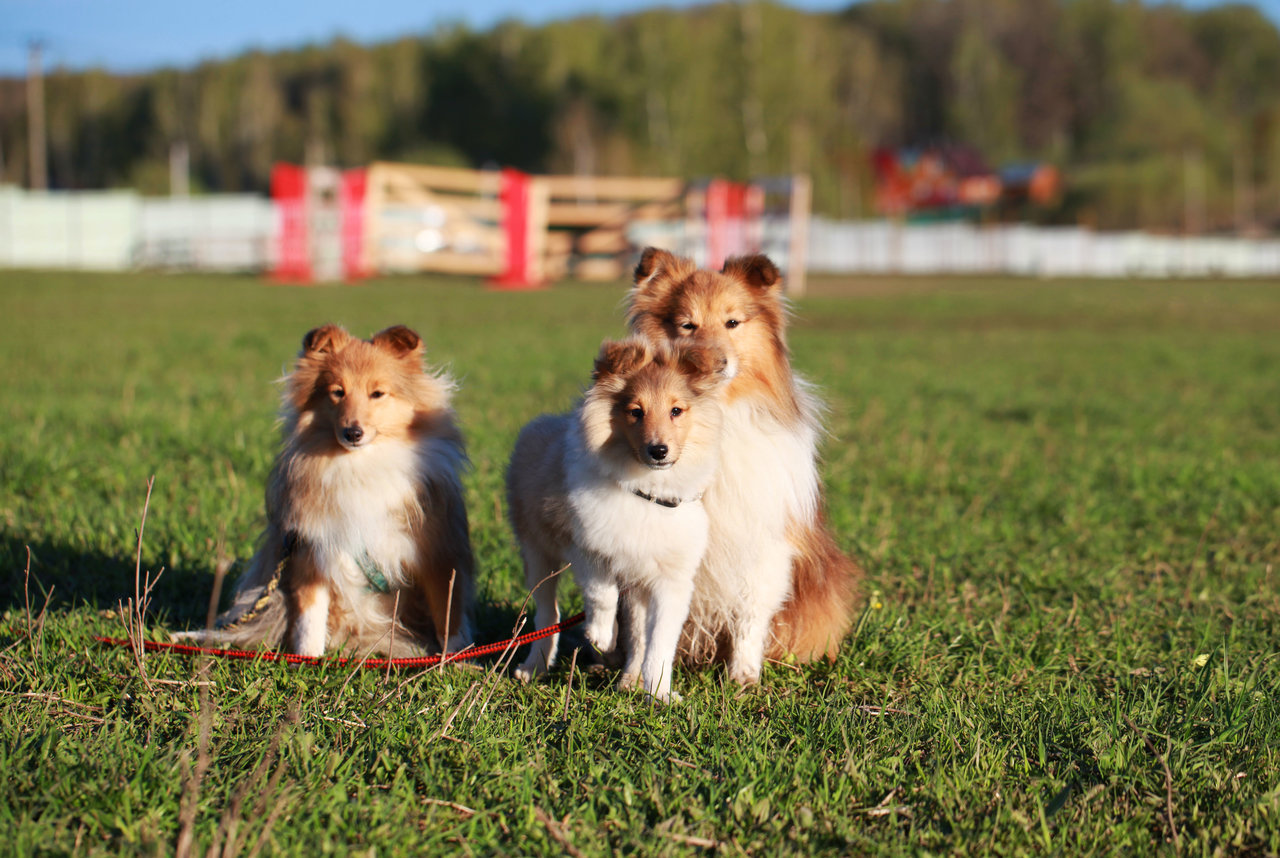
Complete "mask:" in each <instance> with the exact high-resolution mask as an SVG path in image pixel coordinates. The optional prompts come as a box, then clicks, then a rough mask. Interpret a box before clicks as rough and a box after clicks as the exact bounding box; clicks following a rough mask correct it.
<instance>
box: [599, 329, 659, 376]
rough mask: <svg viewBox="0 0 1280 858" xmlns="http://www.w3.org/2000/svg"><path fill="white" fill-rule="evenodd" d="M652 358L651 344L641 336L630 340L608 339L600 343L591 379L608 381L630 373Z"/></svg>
mask: <svg viewBox="0 0 1280 858" xmlns="http://www.w3.org/2000/svg"><path fill="white" fill-rule="evenodd" d="M649 359H650V354H649V344H648V343H647V342H645V341H644V340H642V339H640V338H639V337H632V338H631V339H628V340H620V341H619V340H606V341H605V342H603V343H601V344H600V354H598V355H596V363H595V369H594V370H593V371H592V373H591V380H592V381H595V382H599V381H607V380H608V379H610V378H614V377H617V376H623V375H630V374H631V373H632V372H634V371H635V370H636V369H638V368H639V367H641V366H643V365H644V364H645V363H647V362H648V361H649Z"/></svg>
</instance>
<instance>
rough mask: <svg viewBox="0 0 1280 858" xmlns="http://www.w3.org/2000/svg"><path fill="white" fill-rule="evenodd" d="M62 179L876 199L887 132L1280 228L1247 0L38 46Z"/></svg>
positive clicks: (16, 103) (4, 120)
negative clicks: (81, 62) (494, 183)
mask: <svg viewBox="0 0 1280 858" xmlns="http://www.w3.org/2000/svg"><path fill="white" fill-rule="evenodd" d="M45 91H46V104H47V108H46V112H47V117H48V123H47V125H48V153H49V155H48V161H49V176H50V185H51V186H52V187H54V188H114V187H133V188H138V189H140V190H142V191H143V192H145V193H152V194H163V193H167V191H168V159H169V153H170V148H171V146H173V145H174V144H185V145H186V146H187V147H188V150H189V153H190V164H191V174H192V183H193V187H194V189H195V191H196V192H201V191H209V192H212V191H258V192H265V191H266V189H267V182H268V174H269V171H270V168H271V164H272V163H273V162H274V161H277V160H285V161H292V162H303V161H307V160H311V161H315V160H325V161H328V162H331V163H337V164H339V165H343V166H355V165H362V164H367V163H369V162H371V161H373V160H375V159H388V160H398V161H413V162H423V163H435V164H451V165H470V166H485V165H510V166H515V167H519V168H523V169H527V170H532V171H539V172H579V173H592V174H601V175H610V174H614V175H617V174H627V175H675V176H684V177H699V176H710V175H724V176H729V177H733V178H739V179H741V178H746V177H749V176H760V175H776V174H782V173H788V172H792V171H808V172H809V173H810V174H811V175H812V176H813V178H814V191H815V208H816V209H817V211H818V212H820V213H823V214H827V215H831V216H836V217H865V216H870V215H872V214H873V212H872V210H871V195H872V187H873V174H872V171H871V165H870V157H869V156H870V153H871V151H872V150H873V149H874V148H875V147H877V146H882V145H883V146H903V145H929V144H945V143H961V144H966V145H969V146H972V147H974V148H975V149H977V150H978V151H980V152H982V153H983V154H984V156H985V157H986V159H987V160H988V161H989V162H990V163H991V164H992V165H995V166H998V165H1002V164H1008V163H1013V162H1019V161H1042V162H1050V163H1053V164H1056V165H1057V166H1058V167H1060V168H1061V170H1062V172H1063V175H1064V178H1065V183H1066V185H1065V187H1066V190H1065V193H1064V194H1063V196H1062V200H1061V202H1060V204H1058V205H1057V206H1056V207H1054V208H1053V209H1052V210H1048V211H1043V212H1039V213H1038V214H1037V215H1036V216H1037V217H1038V218H1039V219H1042V220H1046V221H1054V222H1066V223H1085V224H1090V225H1094V226H1098V227H1100V228H1131V227H1145V228H1151V229H1160V230H1170V231H1178V230H1182V229H1184V228H1191V229H1192V230H1194V231H1200V230H1202V229H1203V230H1206V231H1215V230H1226V229H1233V228H1237V227H1240V226H1251V227H1260V228H1269V229H1270V228H1276V227H1277V226H1280V32H1278V31H1277V29H1276V27H1275V25H1273V24H1272V23H1271V22H1270V21H1269V20H1268V19H1267V18H1266V17H1265V16H1264V15H1263V14H1262V13H1261V12H1259V11H1258V10H1257V9H1256V8H1254V7H1251V6H1246V5H1234V6H1219V7H1215V8H1211V9H1206V10H1204V11H1190V10H1187V9H1184V8H1182V7H1180V6H1175V5H1144V4H1142V3H1140V2H1136V0H871V2H863V3H858V4H856V5H852V6H850V7H849V8H848V9H846V10H845V11H843V12H840V13H835V14H816V13H808V12H801V11H798V10H795V9H791V8H788V7H785V6H780V5H776V4H772V3H758V2H753V3H742V4H718V5H713V6H704V7H700V8H694V9H690V10H683V11H677V10H655V11H650V12H644V13H640V14H634V15H627V16H623V17H616V18H600V17H586V18H578V19H573V20H567V21H562V22H556V23H552V24H548V25H546V26H541V27H530V26H526V25H523V24H519V23H506V24H502V25H500V26H498V27H496V28H494V29H492V30H490V31H487V32H473V31H468V30H466V29H444V30H436V31H433V32H430V33H427V34H425V35H421V36H414V37H406V38H402V39H399V40H397V41H393V42H387V43H383V44H376V45H367V46H366V45H360V44H355V43H352V42H349V41H343V40H338V41H334V42H332V43H329V44H326V45H321V46H309V47H305V48H302V49H299V50H291V51H282V52H278V53H261V52H252V53H247V54H244V55H242V56H239V57H236V58H234V59H230V60H226V61H217V62H205V63H202V64H200V65H198V66H195V67H192V68H184V69H161V70H156V71H153V72H149V73H146V74H136V75H120V74H111V73H108V72H105V71H67V70H61V69H54V70H50V71H49V72H48V74H47V76H46V82H45ZM26 171H27V120H26V95H25V89H24V82H23V81H22V80H21V79H12V78H11V79H4V80H0V176H2V177H3V181H5V182H9V183H15V184H26V181H27V175H26Z"/></svg>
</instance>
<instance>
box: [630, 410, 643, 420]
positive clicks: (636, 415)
mask: <svg viewBox="0 0 1280 858" xmlns="http://www.w3.org/2000/svg"><path fill="white" fill-rule="evenodd" d="M627 413H628V414H630V415H631V416H632V417H634V418H635V419H637V420H641V419H643V418H644V409H643V408H628V409H627Z"/></svg>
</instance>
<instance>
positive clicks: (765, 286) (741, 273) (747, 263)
mask: <svg viewBox="0 0 1280 858" xmlns="http://www.w3.org/2000/svg"><path fill="white" fill-rule="evenodd" d="M720 273H721V274H728V275H729V276H730V277H737V278H738V279H739V280H741V281H742V282H744V283H746V284H747V285H748V286H750V287H751V288H752V289H755V290H756V291H758V292H765V291H768V290H769V289H772V288H773V287H774V286H776V285H777V284H778V281H779V280H781V279H782V274H781V273H780V272H779V271H778V266H776V265H774V264H773V261H772V260H771V259H769V257H767V256H765V255H764V254H763V253H756V254H753V255H751V256H733V257H730V258H729V259H726V260H725V263H724V267H723V268H721V269H720Z"/></svg>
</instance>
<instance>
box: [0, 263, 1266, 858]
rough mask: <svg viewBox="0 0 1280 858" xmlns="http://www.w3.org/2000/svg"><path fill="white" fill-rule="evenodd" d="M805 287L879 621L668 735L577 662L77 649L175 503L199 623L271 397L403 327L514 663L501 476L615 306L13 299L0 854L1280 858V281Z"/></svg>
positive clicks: (839, 474)
mask: <svg viewBox="0 0 1280 858" xmlns="http://www.w3.org/2000/svg"><path fill="white" fill-rule="evenodd" d="M812 291H813V294H812V296H811V297H809V298H807V299H805V300H804V301H802V302H800V303H799V304H798V306H797V308H796V309H797V313H796V319H795V323H794V329H793V336H792V347H793V350H794V353H795V360H796V364H797V366H798V367H799V369H801V370H802V371H803V372H804V373H806V374H807V375H808V376H809V377H810V378H812V379H813V380H814V381H816V382H817V383H818V384H819V385H820V386H821V387H822V388H823V390H824V394H825V397H826V399H827V401H828V402H829V404H830V414H829V419H828V422H829V427H830V430H831V436H830V438H829V439H828V441H827V443H826V445H825V448H824V466H823V474H824V479H825V481H826V486H827V493H828V505H829V514H830V522H831V525H832V527H833V529H834V530H835V532H836V534H837V536H838V539H839V540H840V542H841V544H842V545H844V546H845V547H847V549H848V550H849V551H850V552H851V553H853V554H854V555H856V556H857V557H858V558H860V559H861V560H862V562H863V563H864V564H865V566H866V568H867V570H868V580H867V587H866V591H865V593H864V597H863V605H864V608H865V610H864V613H863V614H862V619H861V622H860V624H859V626H858V629H857V631H856V632H855V634H854V635H853V636H852V637H851V638H850V639H849V640H848V641H847V643H846V645H845V647H844V649H843V651H842V654H841V655H840V657H839V659H838V660H837V661H836V662H835V663H834V664H821V665H816V666H810V667H803V668H801V667H796V666H794V665H789V664H776V665H770V666H768V667H767V669H766V672H765V677H764V683H763V685H762V686H761V687H759V688H756V689H750V690H747V691H740V690H739V689H737V688H736V687H733V686H730V685H726V684H725V683H724V681H723V678H722V675H721V674H720V673H719V672H718V671H715V670H705V671H698V672H688V671H682V672H679V673H677V675H676V678H675V682H676V687H677V688H678V689H679V690H680V691H681V692H682V693H683V694H684V698H685V699H684V701H683V703H681V704H679V705H676V706H672V707H669V708H664V709H655V708H652V707H651V706H650V705H649V704H648V703H646V701H645V700H644V698H642V697H640V696H636V695H633V694H625V693H620V692H617V691H615V690H613V688H612V684H611V677H610V676H608V675H607V674H603V673H600V672H589V671H588V672H585V673H584V672H583V671H581V670H576V671H571V670H570V669H569V668H568V667H567V666H566V667H564V668H562V669H560V670H558V671H557V672H555V673H554V674H553V675H552V676H551V677H549V679H548V681H546V682H544V683H542V684H539V685H536V686H534V687H528V688H526V687H522V686H520V685H518V684H517V683H515V682H514V681H512V680H511V679H510V678H509V676H508V675H506V674H504V673H502V672H501V671H500V670H497V669H494V668H495V665H494V663H493V662H486V663H483V664H481V665H479V666H478V667H475V668H451V669H445V670H435V671H430V672H426V673H420V674H418V673H413V674H403V675H401V674H395V673H393V674H391V675H389V676H388V675H385V674H383V673H373V672H364V673H360V672H354V673H353V672H349V671H346V670H341V669H318V668H287V667H284V666H280V665H254V664H238V663H227V662H215V663H212V664H203V665H202V664H201V662H199V661H197V660H194V659H190V658H185V657H177V656H164V655H152V656H149V657H148V658H147V659H146V663H145V675H144V674H143V673H142V672H140V670H139V668H138V666H137V665H135V663H134V662H133V660H132V658H131V656H130V654H129V652H128V651H126V650H123V649H107V648H103V647H101V646H99V645H97V644H95V643H94V642H93V640H92V636H93V635H95V634H112V635H118V634H121V633H122V625H121V622H120V620H119V619H118V618H117V617H116V616H115V608H116V605H117V602H118V600H120V599H122V598H125V597H128V596H130V595H132V594H133V591H134V572H135V564H134V552H135V545H136V531H137V528H138V526H139V523H140V521H141V514H142V507H143V502H144V498H145V497H146V483H147V480H148V478H149V477H151V476H152V475H154V476H155V489H154V493H153V495H152V497H151V501H150V509H149V512H148V516H147V518H146V524H145V532H144V536H143V547H142V553H141V557H142V568H143V570H144V572H145V571H146V570H150V571H151V572H152V573H153V574H154V573H157V572H159V571H160V570H161V569H163V574H162V576H161V578H160V580H159V584H158V585H157V587H156V589H155V592H154V603H153V608H152V611H151V614H150V616H149V618H148V623H149V632H150V633H151V634H153V635H156V636H159V635H161V634H162V633H163V631H164V630H165V629H174V628H186V627H189V626H192V625H198V624H201V623H203V621H204V616H205V612H206V610H207V602H208V598H209V592H210V588H211V585H212V582H213V578H214V570H215V567H216V565H217V563H218V561H219V558H220V557H240V558H243V557H246V556H247V555H248V554H249V553H251V551H252V546H253V543H254V539H255V537H256V535H257V532H258V529H259V527H260V521H261V519H260V517H261V504H262V489H263V482H264V479H265V477H266V473H267V470H268V468H269V465H270V461H271V458H272V455H273V453H274V448H275V445H276V438H277V434H276V429H275V427H274V416H275V411H276V403H277V389H276V387H275V386H274V385H273V383H272V381H273V379H275V378H277V377H279V376H280V374H281V372H282V370H283V368H284V367H285V366H286V364H287V363H288V362H289V361H290V360H291V358H292V356H293V355H294V354H295V353H296V351H297V346H298V343H299V341H300V339H301V336H302V334H303V333H304V332H305V331H307V330H308V329H309V328H311V327H313V326H314V325H316V324H319V323H321V322H325V321H337V322H341V323H344V324H346V325H347V326H348V327H349V328H351V329H352V330H353V331H355V332H358V333H360V334H361V335H368V334H369V333H371V332H373V331H375V330H377V329H380V328H382V327H385V326H386V325H389V324H392V323H396V322H403V323H406V324H409V325H411V326H413V327H415V328H416V329H417V330H418V331H419V332H420V333H422V334H423V335H424V337H425V339H426V341H427V343H428V347H429V356H430V358H431V360H433V361H434V362H435V363H436V364H438V365H445V366H448V367H449V368H451V370H452V372H453V373H454V374H455V375H456V376H457V377H458V379H459V380H460V382H461V390H460V393H459V395H458V398H457V405H458V409H459V411H460V414H461V417H462V419H463V422H464V426H465V429H466V431H467V433H468V437H469V441H470V447H471V453H472V458H473V460H474V465H475V467H474V470H473V472H472V473H471V474H470V475H469V477H468V480H467V490H468V501H469V505H470V512H471V521H472V528H473V536H474V539H475V543H476V548H477V552H478V556H479V560H480V564H481V568H482V577H481V586H480V599H481V604H480V607H479V613H480V625H481V629H482V633H483V636H484V638H485V639H491V638H499V637H504V636H505V635H506V633H508V632H509V630H510V628H511V626H512V624H513V622H514V621H515V618H516V615H517V611H518V607H519V603H520V600H521V598H522V596H523V594H522V592H521V590H520V587H519V584H518V581H519V578H520V573H519V570H518V568H517V559H516V553H515V549H514V546H513V543H512V540H511V536H510V534H509V532H508V529H507V527H506V525H505V522H504V519H503V513H502V503H503V502H502V472H503V468H504V465H505V461H506V456H507V454H508V451H509V449H510V445H511V443H512V441H513V440H514V437H515V433H516V431H517V430H518V428H519V427H520V426H521V425H522V424H523V423H524V422H525V421H527V420H528V419H529V418H531V417H532V416H534V415H535V414H537V413H540V412H543V411H549V410H561V409H564V408H566V407H567V406H568V405H569V404H570V402H571V400H572V398H573V397H574V396H575V394H576V393H577V392H578V391H579V390H580V389H581V386H582V385H583V383H584V382H585V380H586V378H587V375H588V373H589V370H590V364H591V358H592V356H593V355H594V353H595V349H596V347H597V345H598V343H599V341H600V340H601V338H603V337H605V336H612V335H617V334H619V333H621V331H622V324H621V313H620V309H619V302H620V299H621V297H622V288H621V286H618V287H598V286H593V287H588V286H582V285H568V286H563V287H558V288H556V289H555V290H552V291H547V292H539V293H529V294H500V293H493V292H487V291H484V290H483V288H481V287H480V286H479V285H478V284H476V283H474V282H470V281H453V280H447V279H430V280H426V279H423V280H408V279H406V280H396V281H386V282H374V283H371V284H369V285H367V286H364V287H361V288H343V287H326V288H314V289H292V288H276V287H266V286H264V285H263V284H262V283H261V282H259V281H256V280H251V279H236V278H212V277H194V276H160V275H120V276H114V275H112V276H107V275H73V274H29V273H28V274H24V273H14V272H4V274H3V276H2V277H0V317H3V318H4V319H5V320H7V322H6V332H5V336H4V337H3V339H0V373H2V375H0V385H2V387H0V401H2V402H3V403H4V410H3V414H4V416H5V418H6V419H5V421H4V428H5V431H4V433H3V434H0V474H2V476H3V478H2V481H0V520H2V521H3V539H2V541H0V556H2V558H3V566H2V567H0V581H3V589H2V590H0V600H2V604H0V609H3V611H4V614H3V622H2V623H0V772H2V773H3V783H4V788H3V792H2V793H0V829H2V830H5V831H8V832H9V833H8V834H7V835H5V836H4V838H3V839H2V840H0V853H3V854H14V855H30V854H65V853H77V854H122V853H144V854H153V853H158V854H167V853H171V852H175V851H181V850H182V849H183V848H185V847H186V846H188V845H192V846H193V848H194V849H195V850H196V851H198V852H201V853H204V852H206V851H208V850H210V849H215V850H218V851H221V852H222V854H258V853H260V852H261V853H265V854H287V853H297V854H307V855H313V854H317V853H318V852H321V851H324V852H335V853H339V854H344V853H348V852H357V853H361V854H375V853H376V854H378V855H394V854H406V855H409V854H477V855H488V854H505V855H526V854H548V855H551V854H562V853H566V852H568V853H571V854H575V855H576V854H582V855H606V854H613V853H624V854H643V855H649V854H689V853H698V852H708V851H714V852H718V853H720V854H730V855H732V854H743V853H746V854H753V855H772V854H778V853H798V854H868V853H875V854H925V853H949V854H973V855H986V854H992V853H1000V854H1025V853H1067V854H1084V853H1090V854H1093V853H1106V854H1124V855H1131V854H1152V853H1174V854H1188V855H1190V854H1196V855H1200V854H1212V853H1227V854H1233V853H1234V854H1240V853H1245V854H1270V855H1274V854H1277V853H1278V852H1280V697H1278V696H1277V692H1276V689H1277V688H1280V657H1278V656H1277V652H1278V651H1280V570H1277V569H1276V568H1275V567H1276V566H1277V565H1280V287H1277V286H1275V285H1267V284H1257V283H1148V282H1139V283H1118V282H1106V283H1095V282H1042V281H1008V280H1001V281H986V280H960V281H931V280H905V281H883V282H877V281H870V280H861V281H856V282H841V281H835V280H820V281H819V282H817V283H816V284H815V285H814V287H813V290H812ZM28 551H29V552H30V554H29V555H28ZM28 556H29V560H28ZM28 564H29V571H30V581H31V584H30V590H29V593H30V601H31V604H32V607H31V611H30V617H31V618H30V620H29V614H28V610H27V596H26V593H27V590H26V586H25V585H26V580H27V570H28ZM50 593H51V595H49V596H48V607H47V612H46V613H45V614H44V615H43V622H41V621H40V617H39V614H40V610H41V606H42V605H44V604H45V600H46V594H50ZM566 661H567V660H566ZM193 772H194V773H195V774H193ZM197 774H200V775H202V777H196V775H197ZM186 838H189V840H187V839H186Z"/></svg>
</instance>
